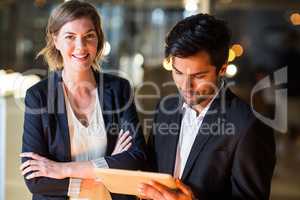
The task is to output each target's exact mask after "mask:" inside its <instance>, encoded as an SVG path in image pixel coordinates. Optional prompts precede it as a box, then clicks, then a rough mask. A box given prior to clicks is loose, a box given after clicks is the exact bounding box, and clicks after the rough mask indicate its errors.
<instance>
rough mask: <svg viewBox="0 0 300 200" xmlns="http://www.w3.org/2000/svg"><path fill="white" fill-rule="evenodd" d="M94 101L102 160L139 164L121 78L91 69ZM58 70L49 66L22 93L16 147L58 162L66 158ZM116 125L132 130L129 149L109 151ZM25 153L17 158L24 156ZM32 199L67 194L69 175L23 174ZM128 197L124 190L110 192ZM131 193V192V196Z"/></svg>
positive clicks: (140, 144)
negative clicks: (102, 130)
mask: <svg viewBox="0 0 300 200" xmlns="http://www.w3.org/2000/svg"><path fill="white" fill-rule="evenodd" d="M94 75H95V78H96V82H97V88H98V94H99V95H98V96H99V101H100V105H101V107H102V113H103V118H104V123H105V127H106V130H107V140H108V144H107V151H106V156H105V160H106V161H107V163H108V166H109V167H110V168H119V169H141V168H142V165H143V163H144V161H145V160H146V155H145V153H144V145H145V142H144V136H143V134H142V129H141V127H140V124H139V121H138V116H137V113H136V108H135V105H134V103H133V98H132V97H133V94H132V93H131V87H130V84H129V82H128V81H127V80H125V79H122V78H119V77H116V76H113V75H109V74H104V73H98V72H94ZM62 84H63V82H62V78H61V71H56V72H51V73H50V74H49V76H48V78H47V79H45V80H42V81H41V82H39V83H37V84H36V85H34V86H33V87H31V88H30V89H29V90H28V91H27V94H26V97H25V106H26V109H25V119H24V133H23V145H22V152H35V153H37V154H40V155H42V156H45V157H47V158H49V159H52V160H54V161H58V162H69V161H71V153H70V137H69V130H68V122H67V112H66V108H65V100H64V93H63V87H62ZM120 129H123V130H129V131H130V134H131V135H132V136H133V144H132V146H131V147H130V149H129V150H128V151H126V152H123V153H121V154H117V155H114V156H110V155H111V153H112V151H113V149H114V146H115V144H116V141H117V137H118V133H119V131H120ZM26 160H27V159H25V158H24V159H22V162H25V161H26ZM25 181H26V185H27V187H28V188H29V190H30V191H31V193H32V194H33V199H39V200H44V199H51V200H62V199H66V198H67V192H68V186H69V178H66V179H63V180H57V179H52V178H46V177H41V178H34V179H32V180H25ZM113 198H114V199H129V196H120V195H115V196H113ZM131 198H132V197H131Z"/></svg>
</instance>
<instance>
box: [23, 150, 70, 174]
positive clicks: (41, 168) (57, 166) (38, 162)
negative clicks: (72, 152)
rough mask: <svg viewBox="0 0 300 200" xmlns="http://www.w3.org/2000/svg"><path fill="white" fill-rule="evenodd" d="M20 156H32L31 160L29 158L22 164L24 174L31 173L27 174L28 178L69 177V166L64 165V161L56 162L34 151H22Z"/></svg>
mask: <svg viewBox="0 0 300 200" xmlns="http://www.w3.org/2000/svg"><path fill="white" fill-rule="evenodd" d="M20 157H26V158H31V160H27V161H26V162H24V163H23V164H21V166H20V170H22V175H23V176H25V174H27V173H31V174H29V175H28V176H26V179H32V178H36V177H41V176H44V177H49V178H55V179H64V178H66V177H67V168H66V167H65V166H64V163H60V162H54V161H52V160H49V159H47V158H45V157H42V156H40V155H38V154H36V153H32V152H26V153H21V154H20Z"/></svg>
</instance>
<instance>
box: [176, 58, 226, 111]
mask: <svg viewBox="0 0 300 200" xmlns="http://www.w3.org/2000/svg"><path fill="white" fill-rule="evenodd" d="M172 66H173V68H172V75H173V79H174V82H175V84H176V86H177V88H178V90H179V92H180V94H181V95H182V97H183V98H184V100H185V102H186V103H187V104H188V105H191V106H195V105H198V104H201V103H204V102H206V101H207V100H209V99H211V98H212V97H213V96H214V95H215V93H216V91H217V90H218V87H219V80H220V78H219V77H220V76H219V74H221V73H223V71H224V68H225V66H223V67H222V68H221V70H220V73H217V70H216V67H215V66H213V65H212V64H211V62H210V58H209V55H208V54H207V53H206V52H199V53H197V54H195V55H193V56H190V57H186V58H179V57H173V58H172Z"/></svg>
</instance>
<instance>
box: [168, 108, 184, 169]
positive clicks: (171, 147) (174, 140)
mask: <svg viewBox="0 0 300 200" xmlns="http://www.w3.org/2000/svg"><path fill="white" fill-rule="evenodd" d="M181 120H182V112H181V110H179V111H177V112H176V115H175V116H174V117H171V118H170V121H169V122H168V123H169V124H177V125H178V129H176V130H175V131H174V130H173V131H172V133H171V134H169V135H168V137H167V141H166V145H167V146H168V147H167V148H166V149H167V151H165V153H166V154H167V155H166V156H165V161H164V162H165V163H166V166H165V167H166V173H168V174H172V175H173V173H174V167H175V162H176V152H177V144H178V139H179V134H180V128H181Z"/></svg>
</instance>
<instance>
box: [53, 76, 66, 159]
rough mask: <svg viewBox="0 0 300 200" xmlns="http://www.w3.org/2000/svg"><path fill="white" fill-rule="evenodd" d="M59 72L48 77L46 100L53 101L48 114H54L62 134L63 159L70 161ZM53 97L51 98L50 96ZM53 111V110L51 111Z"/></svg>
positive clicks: (63, 98) (61, 82)
mask: <svg viewBox="0 0 300 200" xmlns="http://www.w3.org/2000/svg"><path fill="white" fill-rule="evenodd" d="M61 72H62V71H61V70H60V71H56V72H54V73H53V74H51V75H50V76H49V81H48V84H49V87H48V88H49V91H52V92H53V93H52V92H50V93H49V92H48V100H49V102H51V101H52V99H54V101H52V102H51V103H50V105H54V106H52V108H51V107H50V108H49V107H48V109H49V112H50V113H55V114H56V119H57V122H58V126H59V130H60V133H61V134H62V138H63V143H64V146H65V147H66V148H65V149H66V152H65V153H66V155H65V159H66V160H67V161H71V144H70V134H69V126H68V118H67V110H66V106H65V97H64V90H63V81H62V76H61ZM52 95H53V96H52ZM48 105H49V104H48ZM51 109H53V110H51Z"/></svg>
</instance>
